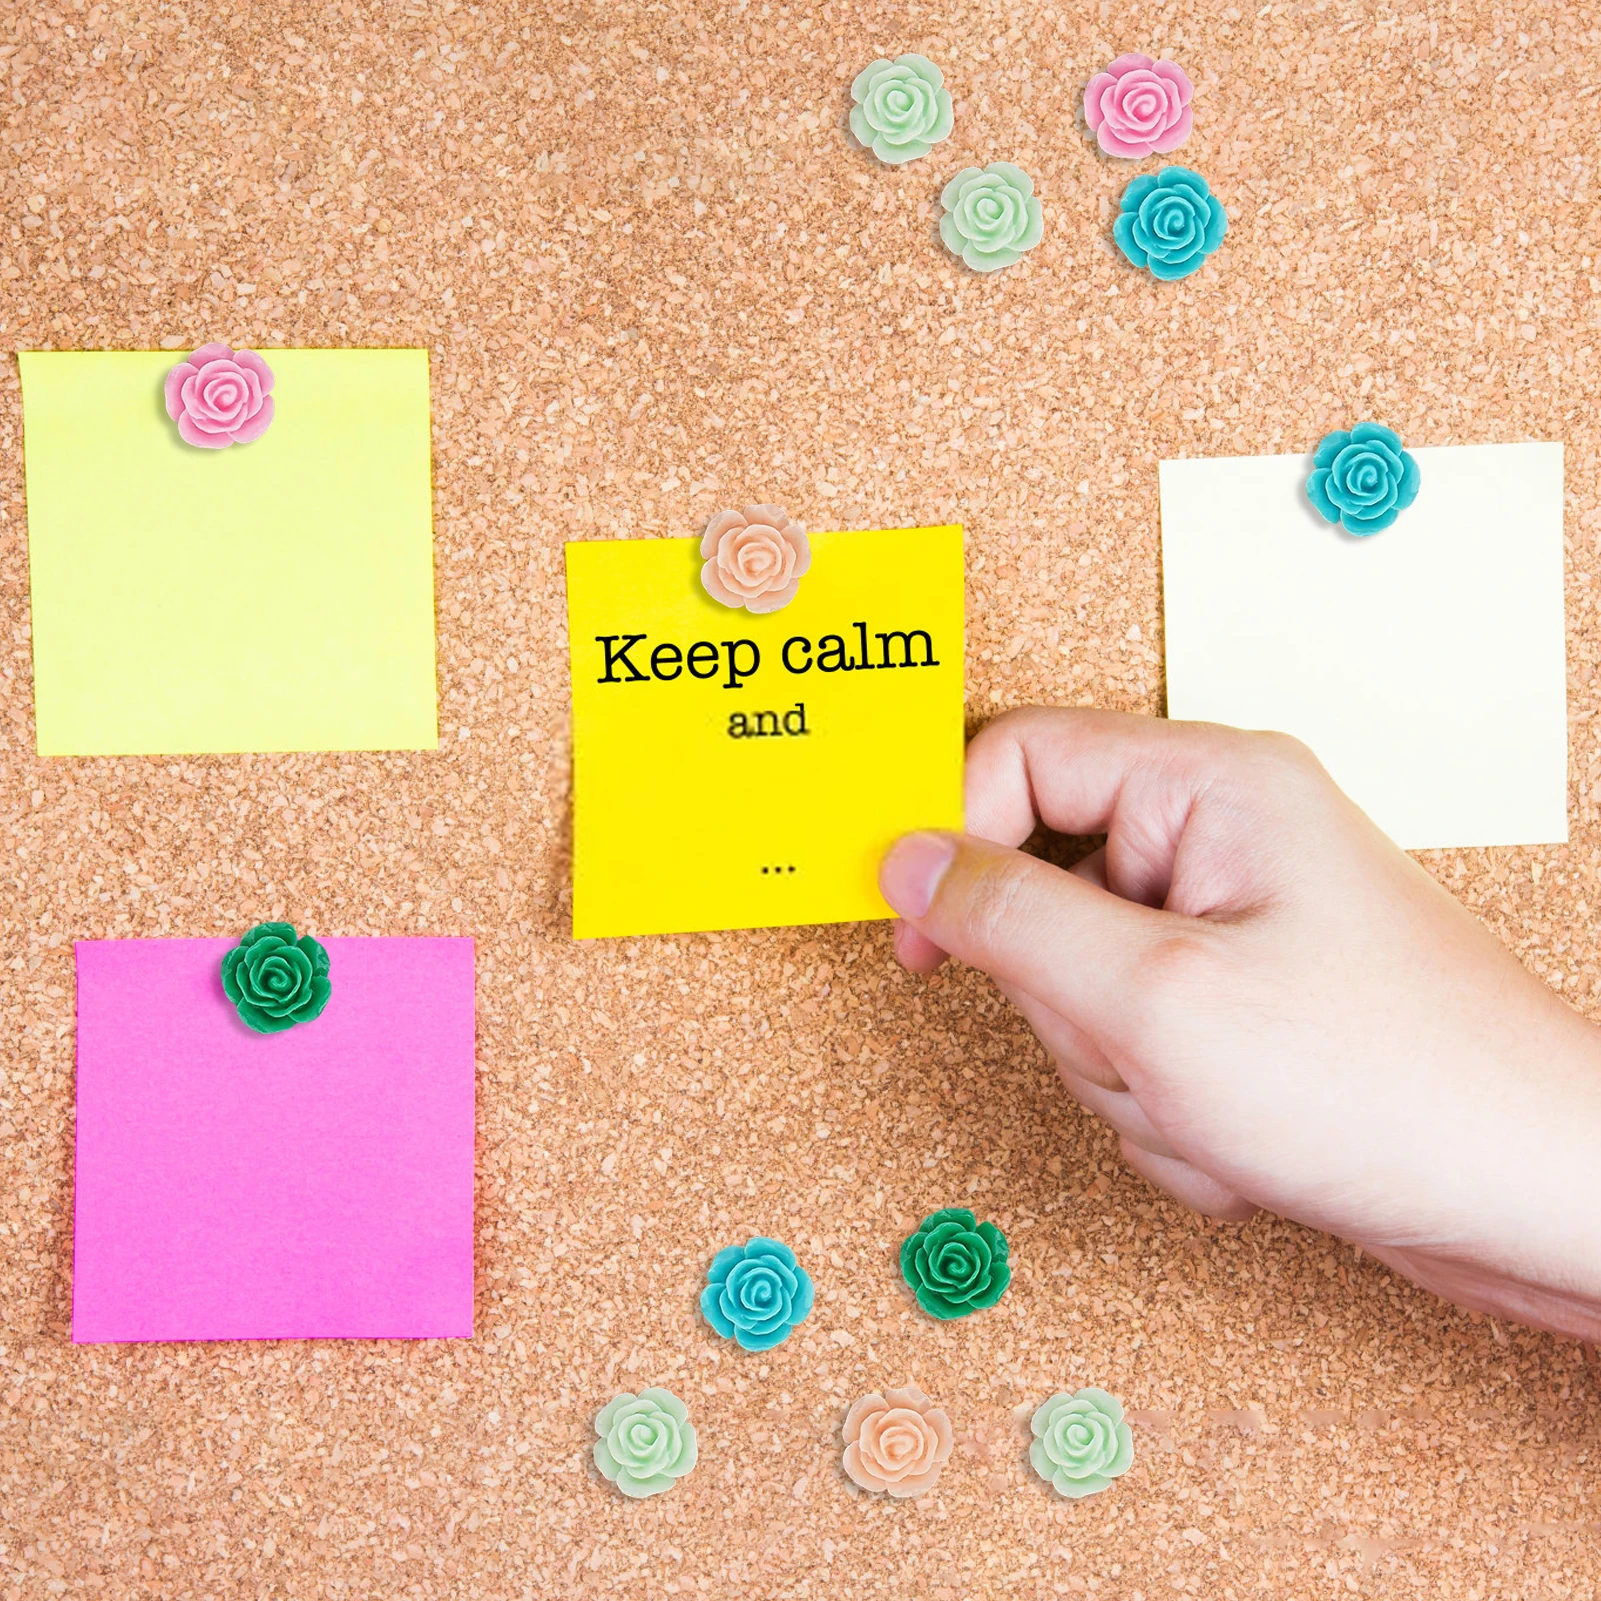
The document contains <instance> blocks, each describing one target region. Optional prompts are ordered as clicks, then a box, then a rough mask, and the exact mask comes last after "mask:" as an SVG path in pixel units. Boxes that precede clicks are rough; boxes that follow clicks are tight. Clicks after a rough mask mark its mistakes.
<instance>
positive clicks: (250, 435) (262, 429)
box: [233, 395, 273, 445]
mask: <svg viewBox="0 0 1601 1601" xmlns="http://www.w3.org/2000/svg"><path fill="white" fill-rule="evenodd" d="M272 411H273V407H272V396H271V395H263V396H262V397H261V409H260V410H259V411H258V412H257V413H256V414H255V416H254V417H251V418H249V419H247V420H246V421H245V422H243V423H241V424H240V425H239V427H237V428H235V429H234V430H233V442H234V443H235V444H236V445H248V444H250V443H251V442H252V441H253V440H257V439H260V438H261V436H262V435H263V434H264V433H266V431H267V427H268V425H269V424H270V423H271V422H272Z"/></svg>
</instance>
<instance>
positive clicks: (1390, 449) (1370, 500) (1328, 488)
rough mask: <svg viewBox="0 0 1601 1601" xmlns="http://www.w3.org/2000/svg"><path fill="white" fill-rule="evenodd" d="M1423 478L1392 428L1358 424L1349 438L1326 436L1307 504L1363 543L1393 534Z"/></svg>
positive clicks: (1314, 460)
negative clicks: (1382, 532) (1386, 532)
mask: <svg viewBox="0 0 1601 1601" xmlns="http://www.w3.org/2000/svg"><path fill="white" fill-rule="evenodd" d="M1421 478H1422V475H1421V474H1420V473H1419V471H1418V464H1417V461H1416V460H1415V459H1414V458H1413V456H1412V455H1411V453H1410V452H1409V451H1406V450H1403V449H1402V448H1401V436H1400V435H1399V434H1398V433H1396V431H1395V430H1394V429H1393V428H1386V427H1384V426H1383V425H1382V424H1380V423H1376V422H1359V423H1358V424H1357V425H1356V427H1354V428H1353V429H1352V430H1351V431H1350V432H1349V433H1347V432H1346V431H1345V430H1344V429H1336V430H1335V432H1334V433H1332V434H1326V435H1324V438H1323V442H1322V443H1321V444H1320V445H1319V446H1318V447H1317V454H1316V455H1315V456H1314V457H1313V458H1312V475H1311V477H1310V478H1308V479H1307V481H1306V498H1307V499H1308V500H1310V501H1311V502H1312V504H1313V505H1314V506H1315V507H1316V508H1317V512H1318V515H1319V516H1320V517H1321V518H1322V519H1323V520H1324V521H1325V522H1329V523H1338V524H1339V525H1340V526H1341V527H1342V528H1343V529H1344V530H1345V531H1346V533H1348V534H1355V535H1357V537H1358V538H1364V537H1366V536H1367V535H1368V534H1376V533H1378V532H1379V531H1380V530H1381V529H1385V528H1388V527H1389V526H1390V524H1391V523H1393V522H1394V521H1395V519H1396V518H1397V517H1399V516H1400V515H1401V513H1402V512H1403V511H1405V510H1406V508H1407V507H1408V506H1410V505H1411V504H1412V502H1413V501H1414V500H1416V499H1417V498H1418V485H1419V482H1420V481H1421Z"/></svg>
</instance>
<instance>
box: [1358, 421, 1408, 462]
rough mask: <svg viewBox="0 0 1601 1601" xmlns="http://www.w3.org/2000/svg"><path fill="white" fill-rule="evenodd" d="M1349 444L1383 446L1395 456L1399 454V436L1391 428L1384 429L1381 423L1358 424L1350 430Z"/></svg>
mask: <svg viewBox="0 0 1601 1601" xmlns="http://www.w3.org/2000/svg"><path fill="white" fill-rule="evenodd" d="M1351 443H1352V444H1353V445H1384V446H1387V447H1388V448H1389V449H1390V450H1391V451H1392V452H1394V453H1395V454H1396V455H1399V454H1400V453H1401V436H1400V435H1399V434H1398V433H1397V432H1396V431H1395V430H1394V429H1393V428H1386V427H1385V426H1384V424H1383V423H1378V422H1359V423H1358V424H1357V425H1356V426H1355V427H1354V428H1353V429H1352V430H1351Z"/></svg>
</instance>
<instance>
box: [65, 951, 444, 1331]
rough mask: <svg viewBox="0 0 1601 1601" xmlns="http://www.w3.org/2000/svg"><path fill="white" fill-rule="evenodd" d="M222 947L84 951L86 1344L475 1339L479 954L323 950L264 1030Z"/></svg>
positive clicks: (79, 1199)
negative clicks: (317, 1005)
mask: <svg viewBox="0 0 1601 1601" xmlns="http://www.w3.org/2000/svg"><path fill="white" fill-rule="evenodd" d="M236 943H237V941H235V940H229V939H144V940H80V941H79V942H78V946H77V963H78V1157H77V1179H76V1196H75V1212H76V1216H75V1224H74V1242H75V1243H74V1261H73V1286H72V1337H73V1339H74V1341H77V1342H79V1343H84V1342H94V1341H101V1340H272V1339H311V1338H326V1339H421V1338H429V1337H439V1336H452V1335H457V1336H462V1337H464V1338H465V1337H471V1335H472V1328H473V942H472V941H471V940H470V939H328V940H324V941H323V944H324V945H326V947H327V949H328V956H329V962H330V968H329V977H330V979H331V980H332V982H333V996H332V998H331V999H330V1000H329V1002H328V1006H327V1009H326V1010H325V1011H324V1012H323V1014H322V1016H321V1017H319V1018H316V1019H315V1020H314V1021H312V1022H309V1023H302V1024H299V1025H297V1026H296V1027H294V1028H291V1029H287V1030H285V1031H284V1032H283V1033H281V1034H266V1035H264V1034H255V1033H252V1032H251V1031H250V1029H248V1028H246V1027H245V1025H244V1024H243V1023H242V1022H241V1021H240V1020H239V1016H238V1014H237V1013H236V1012H235V1011H234V1009H233V1007H232V1006H231V1005H230V1004H229V1002H228V999H227V997H226V996H225V995H224V994H223V991H222V980H221V976H220V969H221V965H222V957H223V953H224V952H225V951H227V950H228V949H230V948H231V947H232V946H233V945H235V944H236Z"/></svg>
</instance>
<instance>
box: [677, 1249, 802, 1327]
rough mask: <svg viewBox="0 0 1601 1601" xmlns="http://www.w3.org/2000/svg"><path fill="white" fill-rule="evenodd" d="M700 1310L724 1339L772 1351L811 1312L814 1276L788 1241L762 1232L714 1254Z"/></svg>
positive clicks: (702, 1292)
mask: <svg viewBox="0 0 1601 1601" xmlns="http://www.w3.org/2000/svg"><path fill="white" fill-rule="evenodd" d="M700 1310H701V1316H702V1317H704V1318H705V1319H706V1321H707V1322H708V1323H710V1324H711V1326H712V1327H713V1328H714V1329H716V1330H717V1332H718V1333H719V1334H720V1335H722V1337H723V1338H724V1339H725V1340H733V1341H735V1342H736V1343H737V1344H738V1345H740V1346H742V1347H743V1348H744V1349H745V1350H747V1351H770V1350H772V1348H773V1347H774V1346H775V1345H782V1344H783V1343H784V1341H785V1340H787V1339H788V1338H789V1334H790V1330H791V1329H793V1328H794V1327H795V1325H796V1324H797V1323H802V1322H804V1321H805V1320H806V1317H807V1315H808V1314H809V1313H810V1312H811V1310H812V1281H811V1278H810V1277H809V1276H808V1274H807V1272H806V1269H805V1268H803V1267H802V1266H801V1265H800V1263H799V1262H797V1261H796V1260H795V1253H794V1252H793V1251H792V1250H790V1248H789V1247H788V1246H787V1245H780V1244H779V1243H778V1241H777V1240H764V1239H761V1238H760V1237H758V1238H756V1239H752V1240H747V1241H746V1242H745V1244H743V1245H730V1246H729V1247H728V1248H727V1249H726V1250H723V1251H719V1252H718V1253H717V1255H716V1256H715V1257H713V1259H712V1265H711V1267H710V1268H708V1269H707V1272H706V1288H705V1289H704V1290H703V1291H701V1297H700Z"/></svg>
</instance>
